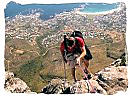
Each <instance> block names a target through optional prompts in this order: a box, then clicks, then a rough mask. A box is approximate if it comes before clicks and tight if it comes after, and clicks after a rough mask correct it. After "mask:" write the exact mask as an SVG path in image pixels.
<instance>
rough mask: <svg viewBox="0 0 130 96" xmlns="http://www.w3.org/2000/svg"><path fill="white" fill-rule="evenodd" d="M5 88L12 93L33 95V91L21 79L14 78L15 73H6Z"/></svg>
mask: <svg viewBox="0 0 130 96" xmlns="http://www.w3.org/2000/svg"><path fill="white" fill-rule="evenodd" d="M4 88H5V90H6V91H8V92H11V93H31V90H30V89H29V87H28V86H27V84H26V83H25V82H24V81H22V80H21V79H19V78H14V74H13V72H6V73H5V85H4Z"/></svg>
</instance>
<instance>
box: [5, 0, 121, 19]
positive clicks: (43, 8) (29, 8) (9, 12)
mask: <svg viewBox="0 0 130 96" xmlns="http://www.w3.org/2000/svg"><path fill="white" fill-rule="evenodd" d="M81 5H85V7H84V9H82V10H80V11H81V12H89V13H94V12H103V11H108V10H112V9H115V8H117V7H118V5H119V4H118V3H112V4H107V3H70V4H26V5H21V4H18V3H16V2H13V1H11V2H9V3H8V4H7V5H6V9H5V10H4V11H5V18H6V17H9V18H12V17H14V16H16V15H19V14H20V15H28V14H35V13H40V14H41V15H40V18H41V19H42V20H48V19H51V18H53V17H54V16H55V15H56V14H60V13H63V12H70V11H72V10H74V8H81Z"/></svg>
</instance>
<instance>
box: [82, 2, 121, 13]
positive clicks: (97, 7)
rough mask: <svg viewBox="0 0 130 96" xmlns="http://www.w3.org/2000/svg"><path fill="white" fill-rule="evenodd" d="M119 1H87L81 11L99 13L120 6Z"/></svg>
mask: <svg viewBox="0 0 130 96" xmlns="http://www.w3.org/2000/svg"><path fill="white" fill-rule="evenodd" d="M118 6H119V3H111V4H108V3H86V4H85V7H84V9H81V10H80V12H86V13H97V12H105V11H110V10H112V9H116V8H118Z"/></svg>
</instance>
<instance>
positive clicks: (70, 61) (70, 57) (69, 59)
mask: <svg viewBox="0 0 130 96" xmlns="http://www.w3.org/2000/svg"><path fill="white" fill-rule="evenodd" d="M79 56H80V55H76V54H75V55H71V54H67V56H66V59H67V63H68V64H69V66H70V68H75V65H76V62H77V61H76V58H77V57H79Z"/></svg>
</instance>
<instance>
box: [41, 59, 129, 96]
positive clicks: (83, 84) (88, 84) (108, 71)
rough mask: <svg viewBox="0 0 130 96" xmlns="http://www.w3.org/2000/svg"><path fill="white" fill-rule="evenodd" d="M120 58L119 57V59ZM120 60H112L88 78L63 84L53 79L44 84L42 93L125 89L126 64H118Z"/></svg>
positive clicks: (126, 86) (59, 80)
mask: <svg viewBox="0 0 130 96" xmlns="http://www.w3.org/2000/svg"><path fill="white" fill-rule="evenodd" d="M119 60H120V59H119ZM119 65H121V60H120V62H119V61H118V62H114V63H112V64H111V65H110V66H109V67H106V68H104V69H102V70H101V71H99V72H97V73H95V75H94V76H93V77H92V78H91V79H90V80H80V81H77V82H76V83H74V84H69V83H68V82H67V83H66V84H65V85H67V86H64V81H62V80H61V79H53V80H52V81H51V82H50V83H49V85H47V86H45V87H44V88H43V90H42V93H45V94H83V93H100V94H104V95H106V94H109V95H111V94H115V93H117V92H118V91H124V92H125V91H126V90H127V88H128V78H127V66H122V65H121V66H119Z"/></svg>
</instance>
